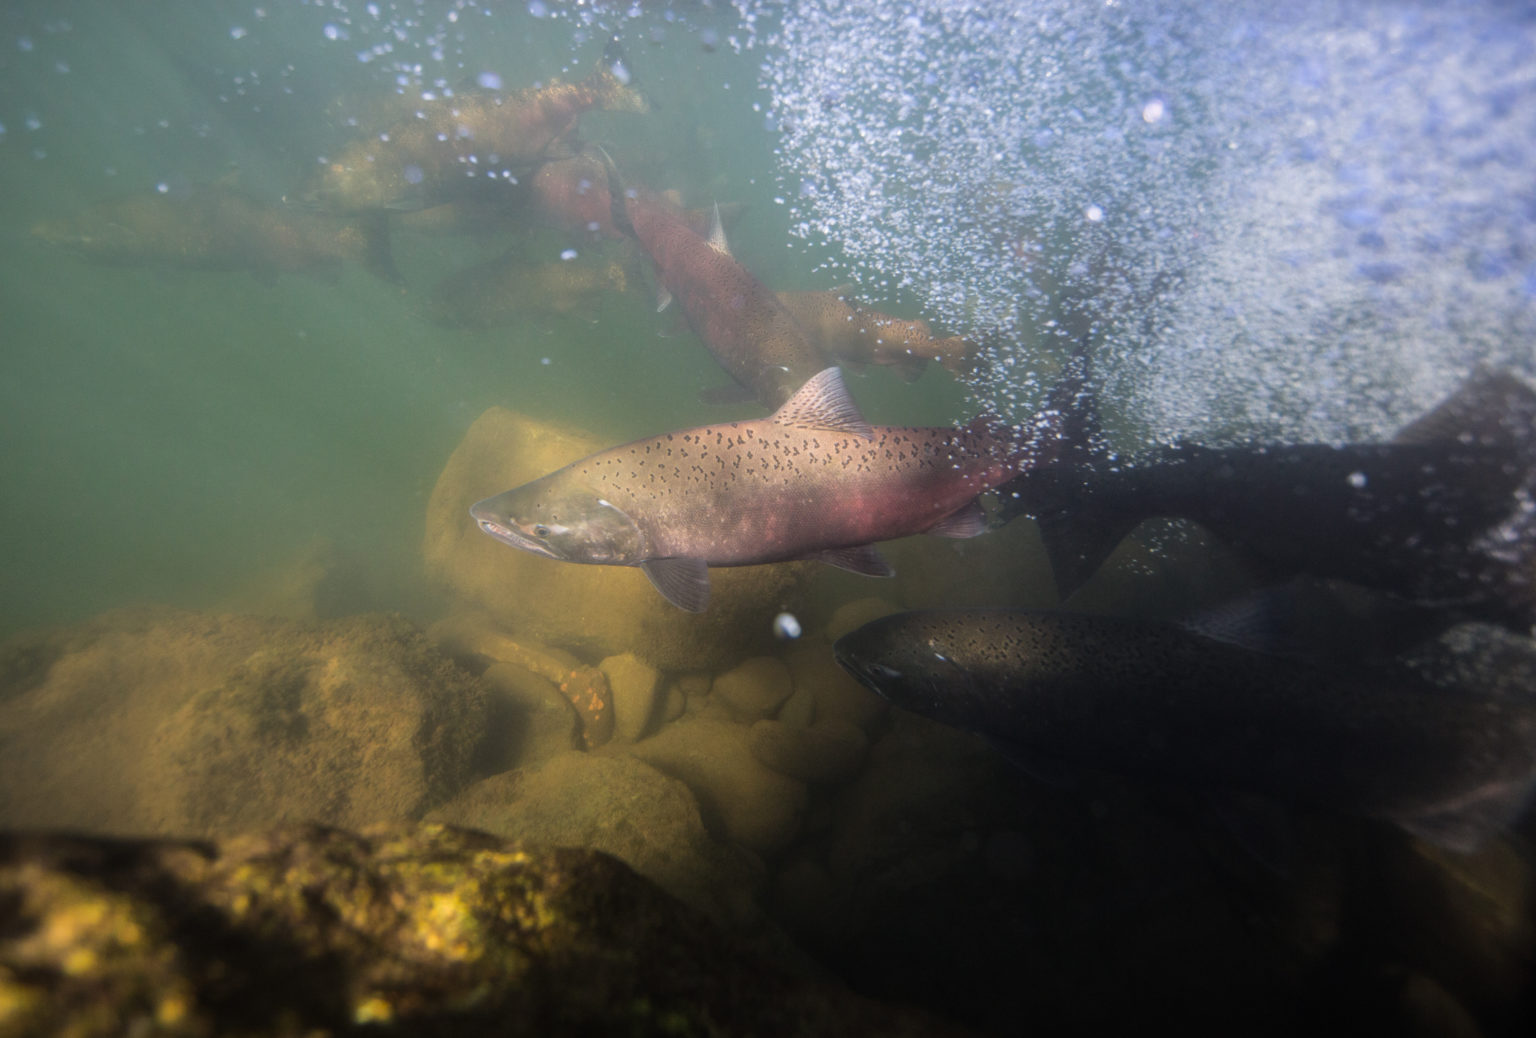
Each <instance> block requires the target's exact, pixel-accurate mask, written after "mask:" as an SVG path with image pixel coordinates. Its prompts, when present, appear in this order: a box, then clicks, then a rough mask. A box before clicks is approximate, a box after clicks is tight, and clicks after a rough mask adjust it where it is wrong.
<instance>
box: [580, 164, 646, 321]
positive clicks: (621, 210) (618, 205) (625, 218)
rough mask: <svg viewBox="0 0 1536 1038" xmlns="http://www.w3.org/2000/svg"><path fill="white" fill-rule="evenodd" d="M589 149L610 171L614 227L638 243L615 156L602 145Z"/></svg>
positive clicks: (610, 207) (626, 191)
mask: <svg viewBox="0 0 1536 1038" xmlns="http://www.w3.org/2000/svg"><path fill="white" fill-rule="evenodd" d="M587 147H588V148H590V149H591V150H592V152H593V153H594V154H595V155H597V157H598V158H600V159H602V160H603V168H604V169H606V170H607V171H608V209H609V217H610V218H611V219H612V220H613V225H614V226H615V227H617V228H618V229H619V231H620V232H621V233H623V234H627V235H628V236H629V237H631V238H634V239H635V240H636V241H638V240H639V238H640V236H639V235H638V234H636V233H635V224H634V221H632V220H631V219H630V218H629V188H628V187H627V186H626V185H625V183H624V177H623V176H622V175H621V174H620V173H619V167H618V166H617V165H616V164H615V163H614V161H613V156H612V155H609V154H608V149H607V148H605V147H603V146H602V145H601V144H589V145H587ZM658 309H660V308H659V307H658Z"/></svg>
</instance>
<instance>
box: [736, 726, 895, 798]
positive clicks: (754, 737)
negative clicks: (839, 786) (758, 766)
mask: <svg viewBox="0 0 1536 1038" xmlns="http://www.w3.org/2000/svg"><path fill="white" fill-rule="evenodd" d="M748 746H749V747H750V748H751V750H752V756H754V757H756V758H757V759H758V760H759V761H761V762H762V763H763V764H765V765H767V766H768V767H770V768H772V769H773V770H774V771H777V772H779V773H780V774H781V775H788V776H789V777H790V778H795V779H799V780H800V781H802V782H812V783H833V782H842V781H845V780H847V779H848V778H851V777H852V776H853V774H854V772H856V771H858V770H859V767H860V765H862V764H863V763H864V751H865V750H866V749H867V748H868V746H869V740H868V739H866V738H865V737H864V729H862V728H860V727H859V726H858V725H856V724H852V723H850V722H848V721H842V720H838V719H837V718H832V719H830V720H827V721H822V722H821V723H820V724H815V725H812V726H810V727H809V728H796V727H794V726H792V725H787V724H785V723H784V722H783V721H758V722H757V723H756V724H754V725H753V726H752V728H751V729H750V731H749V738H748Z"/></svg>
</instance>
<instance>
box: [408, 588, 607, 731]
mask: <svg viewBox="0 0 1536 1038" xmlns="http://www.w3.org/2000/svg"><path fill="white" fill-rule="evenodd" d="M427 633H428V634H429V635H430V636H431V637H432V638H433V640H435V641H436V642H437V643H438V644H439V645H441V646H442V647H443V648H444V649H445V650H446V651H448V652H450V653H452V654H453V655H454V656H456V657H458V658H460V659H464V660H468V661H472V662H474V663H478V664H480V665H481V666H484V665H485V664H487V663H489V662H491V661H499V662H502V663H511V664H513V665H515V666H518V667H522V668H523V669H524V670H529V671H532V672H533V673H534V674H537V675H538V676H539V677H542V678H544V679H546V680H547V681H549V682H550V683H551V684H553V685H554V687H555V688H556V690H558V691H559V693H560V694H561V695H562V696H564V697H565V698H566V699H567V700H568V701H569V702H570V704H571V705H572V706H573V707H575V708H576V714H577V716H578V717H580V718H581V738H582V744H583V745H584V746H586V747H587V749H594V748H596V747H598V746H601V745H603V744H604V743H606V742H607V741H608V740H609V739H611V738H612V737H613V701H612V699H613V697H612V695H611V693H610V690H609V688H608V677H607V675H605V674H604V673H603V672H602V671H601V670H599V669H598V668H596V667H592V666H588V665H587V664H585V663H583V662H582V661H581V660H579V659H577V658H576V657H575V656H574V655H572V654H571V653H569V652H566V651H565V650H564V649H556V648H550V647H549V646H547V645H541V644H540V643H538V642H537V641H534V640H533V639H531V638H528V637H517V638H514V637H512V636H511V635H510V634H508V633H507V632H506V631H504V630H502V629H500V628H499V627H498V626H497V625H496V621H495V619H494V618H493V617H491V616H489V615H487V614H484V613H458V614H455V615H453V616H450V617H446V618H444V619H442V620H439V621H438V622H437V623H435V624H433V625H432V628H431V630H430V631H428V632H427Z"/></svg>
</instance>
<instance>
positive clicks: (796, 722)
mask: <svg viewBox="0 0 1536 1038" xmlns="http://www.w3.org/2000/svg"><path fill="white" fill-rule="evenodd" d="M776 716H777V717H778V719H779V720H780V721H782V722H784V723H785V724H787V725H789V726H790V727H792V728H808V727H810V725H811V723H812V722H813V721H815V720H816V693H814V692H812V691H811V690H810V688H809V687H807V686H806V685H803V684H798V685H796V686H795V691H794V692H793V693H791V694H790V697H789V698H788V699H786V700H784V705H783V706H781V707H779V712H778V714H777V715H776Z"/></svg>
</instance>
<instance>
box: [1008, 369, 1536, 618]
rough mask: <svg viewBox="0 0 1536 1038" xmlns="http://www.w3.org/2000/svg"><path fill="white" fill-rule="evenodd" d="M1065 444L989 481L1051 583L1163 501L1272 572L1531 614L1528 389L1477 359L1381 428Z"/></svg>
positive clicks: (1092, 564)
mask: <svg viewBox="0 0 1536 1038" xmlns="http://www.w3.org/2000/svg"><path fill="white" fill-rule="evenodd" d="M1083 424H1085V425H1087V426H1091V424H1092V423H1091V422H1087V423H1083ZM1078 457H1079V461H1080V464H1077V465H1064V466H1058V467H1055V468H1053V469H1049V470H1045V469H1041V470H1031V471H1026V472H1024V473H1022V474H1021V475H1020V476H1019V477H1018V478H1017V479H1015V480H1013V481H1012V482H1011V483H1009V484H1008V485H1007V486H1005V487H1003V488H1001V495H1002V497H1003V510H1002V514H1003V516H1004V517H1011V516H1014V515H1020V514H1024V515H1031V516H1034V517H1035V518H1036V520H1037V521H1038V522H1039V524H1040V529H1041V536H1042V538H1043V539H1044V541H1045V544H1046V547H1047V549H1048V551H1049V552H1050V555H1051V561H1052V565H1053V567H1054V568H1055V572H1056V580H1057V584H1058V588H1059V590H1060V592H1061V594H1062V595H1063V596H1065V595H1068V594H1070V593H1071V592H1072V591H1073V590H1075V589H1076V588H1077V587H1078V586H1079V585H1080V584H1081V583H1082V582H1083V581H1085V580H1087V579H1088V577H1089V576H1091V575H1092V573H1093V571H1094V570H1095V569H1096V568H1097V567H1098V566H1099V564H1100V563H1101V562H1102V561H1103V560H1104V558H1105V557H1106V556H1108V554H1109V553H1110V551H1112V550H1113V548H1114V546H1115V545H1116V544H1117V543H1118V542H1119V541H1120V540H1121V538H1123V537H1124V536H1125V535H1126V534H1128V533H1129V532H1130V531H1131V530H1132V529H1134V528H1135V527H1136V525H1137V524H1139V523H1140V522H1141V521H1142V520H1144V519H1147V518H1151V517H1153V516H1167V517H1177V518H1183V519H1190V520H1193V521H1195V522H1197V523H1200V524H1201V525H1202V526H1205V527H1207V528H1208V529H1210V530H1211V531H1212V532H1214V533H1215V534H1216V535H1217V536H1219V537H1221V538H1222V539H1223V540H1225V541H1227V542H1229V543H1230V544H1232V545H1234V546H1235V547H1237V548H1238V549H1240V550H1242V551H1243V552H1245V553H1246V554H1247V555H1248V556H1249V557H1250V559H1251V560H1252V561H1253V562H1255V563H1256V564H1257V565H1258V566H1259V567H1260V568H1261V569H1263V570H1266V571H1267V573H1266V576H1268V577H1270V578H1281V577H1285V576H1289V575H1292V574H1295V573H1298V572H1306V573H1310V574H1312V575H1315V576H1321V577H1330V578H1336V579H1340V580H1347V581H1351V582H1354V583H1357V584H1361V585H1364V586H1367V587H1371V588H1375V589H1377V590H1381V591H1386V592H1390V593H1392V594H1395V595H1399V596H1401V597H1403V598H1406V599H1410V600H1412V601H1414V602H1417V603H1420V604H1422V605H1425V606H1429V607H1433V608H1436V609H1443V610H1446V611H1447V612H1448V613H1450V614H1453V615H1455V616H1460V617H1465V618H1476V619H1484V620H1489V621H1492V622H1495V623H1501V624H1505V625H1507V626H1510V627H1511V628H1513V629H1515V630H1518V631H1524V630H1527V629H1529V627H1530V626H1531V624H1532V623H1533V621H1536V393H1533V392H1532V390H1531V389H1530V388H1529V387H1528V386H1526V385H1525V384H1524V383H1522V382H1521V381H1520V380H1519V379H1517V378H1515V377H1514V376H1513V375H1510V374H1507V373H1498V372H1486V371H1485V372H1479V373H1478V374H1476V375H1474V376H1473V377H1472V378H1471V379H1469V380H1468V382H1467V383H1466V384H1465V385H1463V386H1462V387H1461V388H1460V389H1459V390H1457V392H1456V393H1455V394H1453V395H1452V396H1451V397H1450V398H1448V399H1447V400H1446V401H1445V402H1444V403H1442V404H1441V405H1440V406H1439V407H1437V408H1435V410H1433V411H1431V412H1430V413H1429V414H1426V415H1425V416H1423V417H1422V418H1420V419H1418V420H1416V421H1415V422H1413V423H1412V424H1411V425H1409V426H1407V427H1406V428H1405V429H1403V430H1402V432H1401V433H1400V434H1399V435H1398V437H1397V438H1396V440H1395V441H1394V442H1392V443H1381V444H1347V445H1344V446H1338V447H1335V446H1329V445H1326V444H1277V445H1267V446H1255V447H1232V448H1208V447H1199V446H1191V445H1181V446H1176V447H1169V448H1166V449H1163V450H1161V451H1159V452H1157V453H1156V454H1154V455H1153V456H1152V457H1151V458H1149V459H1145V460H1137V461H1133V462H1126V463H1121V464H1111V463H1109V462H1108V461H1104V460H1102V459H1101V460H1097V461H1082V457H1083V456H1082V455H1081V454H1079V456H1078Z"/></svg>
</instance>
